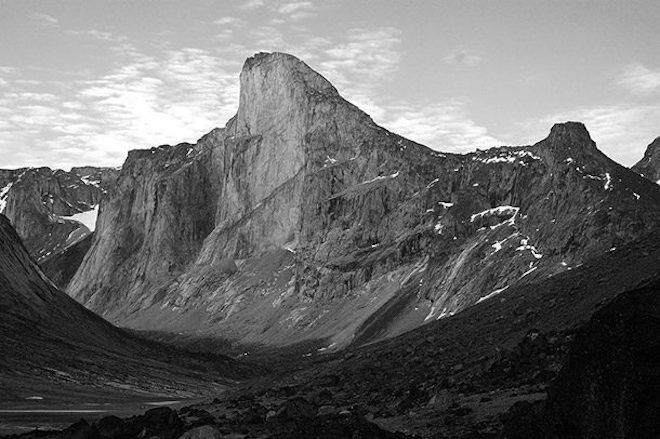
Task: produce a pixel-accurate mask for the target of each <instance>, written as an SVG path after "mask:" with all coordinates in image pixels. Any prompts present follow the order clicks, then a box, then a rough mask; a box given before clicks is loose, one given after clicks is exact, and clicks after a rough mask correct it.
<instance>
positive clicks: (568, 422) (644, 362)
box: [503, 276, 660, 439]
mask: <svg viewBox="0 0 660 439" xmlns="http://www.w3.org/2000/svg"><path fill="white" fill-rule="evenodd" d="M659 292H660V281H659V280H658V279H657V276H656V279H655V280H654V281H652V282H649V283H648V284H647V285H645V286H643V287H640V288H637V289H634V290H631V291H627V292H625V293H623V294H621V295H620V296H618V297H617V298H615V299H614V300H613V301H612V302H611V303H609V304H608V305H607V306H605V307H604V308H602V309H601V310H599V311H598V312H597V313H596V314H595V315H594V316H593V317H592V318H591V320H590V321H589V322H587V323H586V324H585V325H584V326H583V327H582V328H581V329H580V330H579V332H578V334H577V335H576V338H575V342H574V343H573V344H572V346H571V350H570V352H569V355H568V359H567V361H566V363H565V364H564V367H563V369H562V370H561V372H560V374H559V376H558V377H557V379H556V380H555V381H554V382H553V383H552V385H551V386H550V389H549V390H548V399H547V401H543V402H540V403H537V404H534V405H528V404H520V405H518V406H516V407H514V408H513V410H512V412H511V414H510V419H509V420H508V422H507V423H506V425H505V429H504V434H503V437H506V438H511V439H514V438H523V437H530V434H531V433H532V432H534V434H533V436H534V437H562V438H605V437H607V438H640V439H642V438H649V439H650V438H654V437H657V435H658V433H659V432H660V417H659V416H658V409H659V408H660V398H659V397H658V392H657V389H658V386H660V374H659V373H658V370H659V366H660V355H659V352H660V337H659V336H658V334H659V333H660V332H659V330H660V327H659V324H658V322H659V321H660V320H659V317H660V300H659V299H658V297H659V296H658V293H659Z"/></svg>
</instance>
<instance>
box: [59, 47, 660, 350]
mask: <svg viewBox="0 0 660 439" xmlns="http://www.w3.org/2000/svg"><path fill="white" fill-rule="evenodd" d="M240 82H241V93H240V102H239V108H238V112H237V115H236V116H235V117H233V118H232V119H230V120H229V121H228V122H227V125H226V127H225V128H224V129H217V130H214V131H212V132H211V133H209V134H208V135H207V136H205V137H204V138H202V139H200V141H199V142H198V143H197V144H196V145H188V144H182V145H177V146H173V147H169V146H168V147H159V148H152V149H151V150H146V151H132V152H131V153H129V156H128V158H127V160H126V163H125V164H124V167H123V168H122V172H121V175H120V177H119V180H118V186H117V190H116V191H114V192H113V193H112V194H111V197H110V199H109V200H108V201H107V202H106V203H103V205H102V208H101V216H100V219H99V229H98V231H97V233H95V236H94V242H93V244H92V249H91V250H90V252H89V254H88V255H87V256H86V258H85V260H84V261H83V263H82V266H81V269H80V270H79V271H78V273H77V274H76V276H75V277H74V278H73V280H72V281H71V283H70V286H69V288H68V292H69V293H70V294H71V295H72V296H73V297H74V298H76V299H77V300H79V301H80V302H82V303H84V304H85V305H86V306H88V307H90V308H91V309H93V310H95V311H97V312H99V313H101V314H103V315H104V316H107V317H109V318H111V319H113V321H117V322H119V323H121V324H123V325H127V326H130V327H135V328H140V329H160V330H168V331H181V332H189V333H192V332H194V333H196V334H199V333H202V334H217V333H219V332H220V333H222V334H223V336H225V337H227V338H229V339H232V340H234V341H240V342H245V343H257V344H262V345H272V344H292V343H296V342H299V341H304V340H311V339H314V340H328V343H327V345H325V346H320V347H319V349H323V350H334V349H337V348H340V347H342V346H345V345H346V344H348V343H351V342H353V343H357V344H361V343H367V342H370V341H373V340H377V339H379V338H383V337H388V336H392V335H395V334H399V333H402V332H405V331H406V330H410V329H412V328H415V327H417V326H419V325H421V324H423V323H425V322H429V321H433V320H436V319H440V318H445V317H448V316H450V315H452V314H455V313H456V312H458V311H460V310H462V309H464V308H466V307H468V306H471V305H473V304H475V303H477V302H480V301H485V300H497V299H494V298H495V297H496V296H497V295H498V294H500V293H501V292H502V291H505V290H506V289H507V288H512V287H513V286H515V285H521V284H526V283H530V282H535V281H536V280H539V279H542V278H545V277H547V276H550V275H554V274H556V273H558V272H562V271H565V270H569V269H571V268H573V267H575V266H578V265H579V264H581V263H583V262H584V261H585V260H586V259H588V258H590V257H593V256H596V255H599V254H602V253H603V252H606V251H609V250H610V249H612V248H614V247H619V246H621V245H623V244H625V243H627V242H630V241H631V240H633V239H635V238H637V237H639V236H642V235H643V234H644V233H646V232H647V231H648V230H649V229H650V228H651V227H653V226H654V225H655V224H657V223H658V220H659V219H660V190H658V187H657V186H656V185H654V184H652V183H650V182H649V181H647V180H645V179H643V178H640V177H639V176H638V175H636V174H635V173H633V172H630V171H629V170H627V169H625V168H623V167H621V166H619V165H617V164H616V163H614V162H612V161H611V160H610V159H608V158H607V157H606V156H605V155H604V154H602V153H601V152H600V151H599V150H598V149H597V148H596V145H595V143H594V142H593V141H592V140H591V138H590V136H589V133H588V132H587V130H586V128H585V127H584V125H582V124H580V123H575V122H568V123H565V124H557V125H555V126H554V127H553V128H552V130H551V132H550V135H549V136H548V138H547V139H545V140H543V141H541V142H539V143H537V144H535V145H532V146H522V147H502V148H493V149H490V150H487V151H478V152H476V153H472V154H467V155H455V154H443V153H438V152H436V151H433V150H431V149H429V148H426V147H424V146H422V145H419V144H417V143H415V142H411V141H409V140H407V139H404V138H402V137H400V136H397V135H395V134H393V133H390V132H388V131H387V130H385V129H383V128H381V127H379V126H378V125H376V124H375V123H374V122H373V121H372V120H371V118H369V116H368V115H366V114H365V113H363V112H362V111H360V110H359V109H358V108H356V107H355V106H353V105H352V104H350V103H348V102H347V101H345V100H344V99H342V98H341V96H340V95H339V94H338V93H337V91H336V90H335V89H334V87H332V85H330V84H329V83H328V81H327V80H325V79H324V78H323V77H321V76H320V75H319V74H318V73H316V72H314V71H313V70H312V69H310V68H309V67H308V66H307V65H306V64H304V63H303V62H301V61H300V60H298V59H296V58H294V57H292V56H290V55H286V54H281V53H273V54H259V55H257V56H255V57H253V58H250V59H248V60H247V61H246V63H245V65H244V67H243V70H242V72H241V76H240ZM228 261H233V262H235V264H236V269H235V270H234V269H233V267H230V268H231V269H228V265H227V264H228ZM230 265H231V264H230Z"/></svg>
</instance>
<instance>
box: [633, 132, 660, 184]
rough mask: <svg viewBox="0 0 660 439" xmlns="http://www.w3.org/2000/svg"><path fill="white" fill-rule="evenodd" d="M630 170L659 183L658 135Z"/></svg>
mask: <svg viewBox="0 0 660 439" xmlns="http://www.w3.org/2000/svg"><path fill="white" fill-rule="evenodd" d="M632 170H633V171H635V172H637V173H638V174H639V175H641V176H643V177H646V178H648V179H649V180H651V181H654V182H656V183H657V184H660V137H658V138H656V139H655V140H654V141H653V142H651V144H650V145H649V146H648V147H647V148H646V152H645V153H644V157H642V159H641V160H640V161H639V162H637V163H635V165H634V166H633V167H632Z"/></svg>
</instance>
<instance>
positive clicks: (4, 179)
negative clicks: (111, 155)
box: [0, 167, 118, 287]
mask: <svg viewBox="0 0 660 439" xmlns="http://www.w3.org/2000/svg"><path fill="white" fill-rule="evenodd" d="M117 175H118V170H116V169H111V168H94V167H83V168H72V170H71V171H70V172H66V171H63V170H60V169H57V170H52V169H50V168H46V167H42V168H23V169H16V170H5V169H3V170H0V187H1V188H2V189H0V213H4V214H5V215H6V216H7V218H8V219H9V220H10V221H11V223H12V225H13V226H14V228H15V229H16V231H17V232H18V234H19V236H20V237H21V239H22V240H23V242H24V243H25V246H26V247H27V249H28V251H29V252H30V254H31V255H32V256H33V257H34V258H35V259H36V260H37V261H38V262H39V263H40V264H42V263H46V262H50V266H51V267H54V266H55V264H56V262H55V261H56V260H57V258H58V255H59V254H60V253H61V252H63V251H65V250H67V249H68V248H69V247H71V246H75V245H76V244H77V243H79V242H80V241H82V240H84V239H85V237H87V236H88V235H89V234H90V233H91V231H93V229H94V223H95V220H96V213H97V211H98V204H99V202H100V201H101V198H102V197H103V196H104V194H105V193H106V192H107V189H108V188H109V187H111V186H112V185H113V184H114V182H115V180H116V178H117ZM79 262H80V261H78V264H79ZM63 268H64V267H63ZM76 268H77V265H76V266H75V267H73V271H75V269H76ZM67 269H68V268H67ZM64 271H66V270H64ZM62 272H63V270H61V269H56V270H54V272H53V273H49V275H52V276H53V277H57V278H58V282H60V283H59V284H58V285H60V286H62V287H64V286H66V284H67V283H68V280H69V279H70V276H71V275H72V274H73V273H71V275H67V276H62V275H61V273H62Z"/></svg>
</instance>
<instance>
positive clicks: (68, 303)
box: [0, 215, 238, 402]
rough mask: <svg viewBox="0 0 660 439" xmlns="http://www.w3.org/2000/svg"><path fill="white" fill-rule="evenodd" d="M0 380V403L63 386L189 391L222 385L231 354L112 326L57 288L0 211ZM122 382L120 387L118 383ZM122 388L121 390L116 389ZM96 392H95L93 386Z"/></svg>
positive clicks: (217, 388)
mask: <svg viewBox="0 0 660 439" xmlns="http://www.w3.org/2000/svg"><path fill="white" fill-rule="evenodd" d="M0 352H2V353H3V355H2V356H0V387H1V388H2V399H3V401H5V402H8V401H12V400H16V401H25V397H26V396H29V395H33V394H35V393H31V392H35V390H34V389H38V392H39V393H37V394H38V395H46V396H47V397H49V396H50V395H51V394H61V392H70V394H76V392H82V393H84V392H85V389H86V391H93V392H108V391H110V392H112V391H114V392H121V393H123V394H125V395H136V394H142V395H145V394H147V395H166V394H170V395H173V396H191V395H195V394H197V395H204V394H209V393H213V392H218V391H220V390H221V389H223V388H224V386H222V385H221V384H220V382H219V381H218V380H219V379H221V376H222V375H225V376H235V375H234V374H235V373H236V371H237V370H238V368H236V369H235V368H234V363H233V362H232V361H231V360H228V359H224V358H220V357H218V358H216V359H215V360H211V361H209V360H208V358H207V359H204V360H200V359H199V358H196V357H195V356H194V355H191V354H190V353H189V352H181V351H178V350H176V349H172V347H163V346H160V345H158V344H155V343H151V342H147V341H145V340H142V339H140V338H137V337H135V336H134V335H132V334H130V333H128V332H126V331H124V330H121V329H119V328H116V327H114V326H112V325H111V324H110V323H108V322H107V321H105V320H103V319H102V318H101V317H99V316H98V315H96V314H94V313H92V312H91V311H89V310H87V309H85V308H84V307H83V306H82V305H80V304H79V303H77V302H76V301H75V300H73V299H71V297H69V296H68V295H66V294H65V293H63V292H62V291H59V290H58V289H57V288H56V287H55V286H54V285H53V283H52V282H51V281H50V280H49V279H48V278H47V277H46V276H45V275H44V273H43V271H42V270H41V269H40V268H39V266H38V265H37V263H36V262H35V261H34V259H33V258H32V257H31V256H30V255H29V254H28V252H27V249H26V248H25V247H24V246H23V244H22V242H21V240H20V238H19V236H18V234H17V233H16V231H15V230H14V229H13V228H12V226H11V224H10V222H9V221H8V220H7V218H6V217H5V216H4V215H0ZM120 386H121V387H120ZM118 389H121V390H118ZM96 394H98V393H96Z"/></svg>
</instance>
